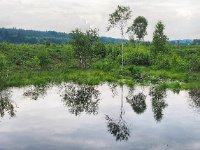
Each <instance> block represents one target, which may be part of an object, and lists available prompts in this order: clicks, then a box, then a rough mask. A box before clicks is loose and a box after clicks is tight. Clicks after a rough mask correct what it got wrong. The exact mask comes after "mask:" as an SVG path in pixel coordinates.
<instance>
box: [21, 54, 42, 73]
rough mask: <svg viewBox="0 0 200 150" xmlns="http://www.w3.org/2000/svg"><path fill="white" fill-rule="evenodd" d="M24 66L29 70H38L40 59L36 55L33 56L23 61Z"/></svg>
mask: <svg viewBox="0 0 200 150" xmlns="http://www.w3.org/2000/svg"><path fill="white" fill-rule="evenodd" d="M24 65H25V68H26V69H29V70H39V69H41V67H40V59H39V58H38V57H37V56H34V57H33V58H31V59H30V60H28V61H25V63H24Z"/></svg>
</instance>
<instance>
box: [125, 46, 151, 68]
mask: <svg viewBox="0 0 200 150" xmlns="http://www.w3.org/2000/svg"><path fill="white" fill-rule="evenodd" d="M124 58H125V64H126V65H140V66H149V65H151V55H150V51H149V50H148V49H146V48H145V47H139V48H128V49H125V54H124Z"/></svg>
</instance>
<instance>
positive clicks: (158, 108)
mask: <svg viewBox="0 0 200 150" xmlns="http://www.w3.org/2000/svg"><path fill="white" fill-rule="evenodd" d="M149 95H150V96H152V110H153V113H154V118H155V119H156V121H158V122H160V121H161V120H162V118H163V110H164V109H165V108H166V107H167V106H168V104H167V103H166V102H165V98H166V97H167V94H166V89H164V88H160V87H152V88H151V89H150V93H149Z"/></svg>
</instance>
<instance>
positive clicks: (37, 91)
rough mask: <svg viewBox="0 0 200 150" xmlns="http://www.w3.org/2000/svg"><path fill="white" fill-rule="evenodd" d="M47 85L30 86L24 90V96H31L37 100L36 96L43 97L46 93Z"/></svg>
mask: <svg viewBox="0 0 200 150" xmlns="http://www.w3.org/2000/svg"><path fill="white" fill-rule="evenodd" d="M48 88H49V86H48V85H40V86H38V85H37V86H33V87H30V88H29V89H28V90H27V91H25V92H24V96H26V97H29V98H31V99H32V100H38V98H44V97H45V95H47V90H48Z"/></svg>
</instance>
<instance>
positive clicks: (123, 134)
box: [105, 86, 130, 141]
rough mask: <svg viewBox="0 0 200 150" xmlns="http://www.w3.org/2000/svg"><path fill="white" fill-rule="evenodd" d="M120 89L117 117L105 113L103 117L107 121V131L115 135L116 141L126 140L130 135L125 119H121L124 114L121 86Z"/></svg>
mask: <svg viewBox="0 0 200 150" xmlns="http://www.w3.org/2000/svg"><path fill="white" fill-rule="evenodd" d="M121 90H122V91H121V107H120V115H119V118H118V119H113V118H111V117H110V116H108V115H106V117H105V119H106V121H107V128H108V131H109V132H110V133H111V134H112V135H113V136H115V138H116V141H127V140H128V138H129V136H130V129H129V128H128V126H127V123H126V121H125V120H124V119H123V115H124V114H125V110H124V99H123V98H124V96H123V94H124V93H123V92H124V91H123V86H122V87H121Z"/></svg>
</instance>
